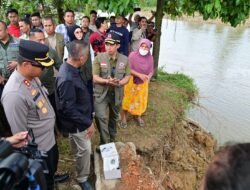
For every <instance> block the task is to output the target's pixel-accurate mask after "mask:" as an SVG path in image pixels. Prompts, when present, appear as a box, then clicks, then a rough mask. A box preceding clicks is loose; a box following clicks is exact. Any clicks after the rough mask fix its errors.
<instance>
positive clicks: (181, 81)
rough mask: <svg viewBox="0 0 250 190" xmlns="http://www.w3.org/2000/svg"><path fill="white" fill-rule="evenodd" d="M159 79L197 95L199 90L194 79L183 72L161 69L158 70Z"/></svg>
mask: <svg viewBox="0 0 250 190" xmlns="http://www.w3.org/2000/svg"><path fill="white" fill-rule="evenodd" d="M157 80H158V81H161V82H168V83H169V84H172V85H174V86H176V87H179V88H181V89H183V90H185V91H186V92H187V93H189V94H193V95H195V94H196V93H197V91H198V89H197V87H196V86H195V84H194V80H193V79H192V78H190V77H189V76H187V75H184V74H182V73H175V74H169V73H166V72H164V71H163V70H162V69H160V70H159V71H158V77H157Z"/></svg>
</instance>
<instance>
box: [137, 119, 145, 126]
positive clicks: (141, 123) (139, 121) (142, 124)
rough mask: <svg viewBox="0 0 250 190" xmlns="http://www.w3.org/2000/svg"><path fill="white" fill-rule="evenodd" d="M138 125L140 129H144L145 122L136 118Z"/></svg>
mask: <svg viewBox="0 0 250 190" xmlns="http://www.w3.org/2000/svg"><path fill="white" fill-rule="evenodd" d="M138 124H139V126H140V127H144V125H145V122H144V121H143V120H142V118H138Z"/></svg>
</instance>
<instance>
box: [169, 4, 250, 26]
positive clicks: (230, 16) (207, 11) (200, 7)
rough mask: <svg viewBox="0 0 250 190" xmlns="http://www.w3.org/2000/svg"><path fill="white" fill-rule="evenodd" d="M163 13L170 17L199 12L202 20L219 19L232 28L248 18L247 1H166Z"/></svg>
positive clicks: (249, 5)
mask: <svg viewBox="0 0 250 190" xmlns="http://www.w3.org/2000/svg"><path fill="white" fill-rule="evenodd" d="M164 11H165V12H166V13H167V14H168V15H170V16H171V17H180V16H181V15H182V14H187V15H192V14H194V13H195V12H199V13H200V14H201V15H203V18H204V20H207V19H216V18H219V19H221V20H222V22H225V23H230V24H231V25H232V26H233V27H236V26H237V25H239V24H241V23H244V22H245V20H246V19H247V18H248V17H249V12H250V1H249V0H166V1H165V6H164Z"/></svg>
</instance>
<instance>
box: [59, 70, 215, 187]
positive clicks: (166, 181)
mask: <svg viewBox="0 0 250 190" xmlns="http://www.w3.org/2000/svg"><path fill="white" fill-rule="evenodd" d="M196 94H197V90H196V88H195V86H194V84H193V81H192V79H190V78H189V77H186V76H184V75H182V74H174V75H169V74H164V73H160V74H159V79H158V80H157V81H156V82H152V83H151V84H150V91H149V104H148V109H147V112H146V113H145V114H144V115H143V119H144V121H145V124H146V125H145V126H144V127H138V125H137V122H136V121H135V120H134V118H133V117H132V116H130V117H129V119H128V128H126V129H121V128H119V127H118V135H117V141H119V142H123V143H127V142H133V143H134V145H135V147H136V153H137V156H134V158H135V160H132V161H131V164H129V163H128V162H127V165H124V166H122V167H125V168H123V169H122V171H123V172H122V179H121V189H122V187H126V186H125V184H134V185H135V186H133V189H134V187H136V189H138V190H139V189H140V190H151V189H161V188H163V189H166V190H196V189H198V188H199V186H200V182H201V179H202V176H203V174H204V172H205V169H206V167H207V165H208V163H209V162H210V161H211V158H212V157H213V156H214V149H215V146H216V143H215V141H214V139H213V138H212V136H211V135H210V134H208V133H206V132H205V131H204V130H202V129H201V128H200V127H199V126H197V125H196V124H195V123H193V122H191V121H189V120H186V119H185V115H184V111H185V110H186V109H187V108H188V107H189V106H190V103H191V102H192V101H193V99H194V98H195V97H196ZM98 143H99V139H98V132H96V134H95V137H94V139H93V141H92V144H93V146H96V145H98ZM58 144H59V146H60V162H59V168H60V170H64V171H65V170H67V171H69V172H70V174H71V179H70V181H68V182H67V183H65V184H63V185H60V186H59V189H75V188H73V185H74V184H76V182H75V168H74V161H73V157H72V155H71V154H70V151H69V146H68V140H67V139H62V138H61V139H60V140H59V142H58ZM123 155H130V153H128V154H126V153H125V154H124V153H123ZM121 160H123V161H124V160H127V159H126V158H123V157H121ZM145 168H150V169H149V170H147V169H146V170H145ZM139 171H142V173H140V172H139ZM149 171H152V174H150V175H149V177H150V179H151V180H153V181H154V182H153V183H147V182H148V181H149V178H148V176H147V175H146V173H147V172H149ZM149 173H150V172H149ZM132 174H133V175H136V178H135V177H133V176H132V177H131V175H132ZM143 176H146V177H143ZM91 179H92V181H93V184H94V183H95V176H94V174H92V176H91ZM135 179H137V180H138V181H136V180H135ZM131 180H132V181H131ZM137 183H138V185H137ZM139 184H140V185H139ZM146 184H149V185H148V186H147V185H146ZM152 184H160V185H159V186H154V188H152V187H153V186H152ZM129 189H131V188H129Z"/></svg>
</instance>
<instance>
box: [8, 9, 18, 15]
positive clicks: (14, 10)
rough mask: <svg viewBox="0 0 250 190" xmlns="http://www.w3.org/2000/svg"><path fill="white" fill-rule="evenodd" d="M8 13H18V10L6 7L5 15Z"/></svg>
mask: <svg viewBox="0 0 250 190" xmlns="http://www.w3.org/2000/svg"><path fill="white" fill-rule="evenodd" d="M9 13H16V14H17V15H18V11H17V10H16V9H8V10H7V12H6V16H8V15H9Z"/></svg>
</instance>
